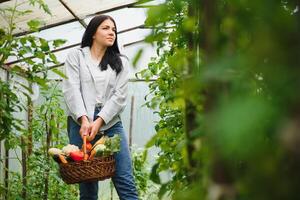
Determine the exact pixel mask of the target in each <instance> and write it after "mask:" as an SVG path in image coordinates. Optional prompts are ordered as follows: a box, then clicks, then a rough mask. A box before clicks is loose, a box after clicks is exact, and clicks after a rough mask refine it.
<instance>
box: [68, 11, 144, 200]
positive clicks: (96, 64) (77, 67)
mask: <svg viewBox="0 0 300 200" xmlns="http://www.w3.org/2000/svg"><path fill="white" fill-rule="evenodd" d="M128 67H129V66H128V60H127V59H126V57H124V56H121V55H120V51H119V47H118V43H117V30H116V23H115V21H114V20H113V18H112V17H110V16H107V15H99V16H96V17H94V18H93V19H92V20H91V21H90V23H89V24H88V26H87V28H86V30H85V32H84V35H83V38H82V42H81V48H78V49H74V50H72V51H71V52H70V53H69V54H68V57H67V59H66V62H65V74H66V76H67V79H65V80H64V81H63V93H64V98H65V102H66V105H67V108H68V111H69V117H68V136H69V139H70V143H71V144H75V145H77V146H78V147H81V146H82V138H83V135H87V139H88V140H89V141H91V143H92V144H93V143H94V142H95V141H97V140H98V139H99V138H100V134H98V133H99V132H100V131H101V132H104V134H105V135H108V136H109V137H112V136H113V135H114V134H120V136H121V150H120V152H118V153H117V154H115V159H116V172H115V175H114V176H113V177H112V181H113V183H114V186H115V188H116V190H117V193H118V195H119V198H120V199H121V200H136V199H138V197H137V191H136V186H135V183H134V178H133V175H132V166H131V158H130V152H129V148H128V143H127V138H126V136H125V131H124V128H123V126H122V122H121V119H120V113H121V112H122V111H123V109H124V107H125V105H126V97H127V83H128V72H129V69H128ZM79 189H80V199H81V200H84V199H86V200H94V199H95V200H96V199H98V182H97V181H95V182H86V183H80V184H79Z"/></svg>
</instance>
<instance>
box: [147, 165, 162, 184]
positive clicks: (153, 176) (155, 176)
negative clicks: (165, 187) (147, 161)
mask: <svg viewBox="0 0 300 200" xmlns="http://www.w3.org/2000/svg"><path fill="white" fill-rule="evenodd" d="M158 167H159V164H158V163H156V164H155V165H153V167H152V170H151V173H150V179H151V181H153V182H154V183H156V184H160V183H161V181H160V177H159V174H158V173H157V169H158Z"/></svg>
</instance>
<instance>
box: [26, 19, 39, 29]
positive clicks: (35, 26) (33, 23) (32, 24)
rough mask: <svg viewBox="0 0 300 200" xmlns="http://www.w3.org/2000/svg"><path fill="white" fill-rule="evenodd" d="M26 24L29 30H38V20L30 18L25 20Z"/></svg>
mask: <svg viewBox="0 0 300 200" xmlns="http://www.w3.org/2000/svg"><path fill="white" fill-rule="evenodd" d="M27 25H28V27H29V30H30V31H34V32H35V31H38V30H39V27H40V26H41V21H40V20H36V19H32V20H30V21H29V22H27Z"/></svg>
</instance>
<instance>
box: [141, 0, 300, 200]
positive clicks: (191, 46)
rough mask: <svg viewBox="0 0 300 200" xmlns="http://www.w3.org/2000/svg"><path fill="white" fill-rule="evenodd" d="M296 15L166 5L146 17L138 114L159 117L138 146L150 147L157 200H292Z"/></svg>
mask: <svg viewBox="0 0 300 200" xmlns="http://www.w3.org/2000/svg"><path fill="white" fill-rule="evenodd" d="M299 7H300V4H299V1H295V0H287V1H258V0H257V1H255V0H254V1H251V2H250V1H227V0H219V1H218V0H209V1H208V0H201V1H196V0H185V1H179V0H167V1H165V3H163V4H161V5H159V6H154V7H153V8H151V9H150V10H149V12H148V18H147V20H146V25H147V26H150V27H151V28H153V32H152V34H151V35H149V36H148V37H147V39H146V41H148V42H150V43H151V44H155V45H157V58H154V59H153V60H152V62H151V63H150V64H149V66H148V69H146V70H143V71H141V72H140V73H139V74H137V76H138V77H143V78H145V79H147V80H150V78H153V77H154V78H156V77H157V79H156V80H154V81H153V82H151V83H150V84H149V88H150V95H149V97H151V98H150V99H148V102H147V103H146V105H147V106H148V107H150V108H157V110H158V111H157V113H158V114H159V116H160V117H161V118H160V121H159V122H158V123H157V124H156V127H155V128H156V135H155V136H154V137H153V138H152V140H151V141H149V143H148V145H147V147H148V148H150V147H153V146H157V147H159V148H160V152H159V157H158V159H157V161H156V163H155V165H154V166H153V168H152V174H151V176H150V177H151V179H152V180H153V181H155V182H156V183H158V184H160V185H161V187H160V192H159V197H160V198H162V197H163V196H164V195H165V194H167V193H171V197H172V198H173V199H191V200H193V199H216V200H217V199H294V198H297V196H298V191H297V188H298V187H299V185H300V182H299V180H300V179H299V177H300V174H299V173H298V170H297V169H298V167H299V166H300V165H299V163H300V159H299V151H298V150H297V148H296V147H297V146H298V145H299V140H298V134H296V133H297V132H299V124H300V120H299V119H300V117H299V116H300V114H299V107H300V106H299V102H300V101H299V99H300V95H299V93H298V92H297V91H298V87H299V78H297V75H296V74H299V66H300V60H299V52H300V41H299V37H298V35H299V34H300V27H299V22H300V14H299V11H298V10H299ZM271 10H272V12H270V11H271ZM137 56H138V57H140V55H139V54H138V55H137ZM297 141H298V142H297ZM162 171H168V172H170V173H171V175H172V176H171V178H170V179H169V180H168V181H167V182H164V183H162V181H161V180H160V176H159V173H160V172H162ZM183 191H184V192H183Z"/></svg>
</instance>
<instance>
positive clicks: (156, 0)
mask: <svg viewBox="0 0 300 200" xmlns="http://www.w3.org/2000/svg"><path fill="white" fill-rule="evenodd" d="M164 2H165V0H153V1H149V2H147V3H143V4H140V5H144V6H146V5H147V6H152V5H159V4H162V3H164Z"/></svg>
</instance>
